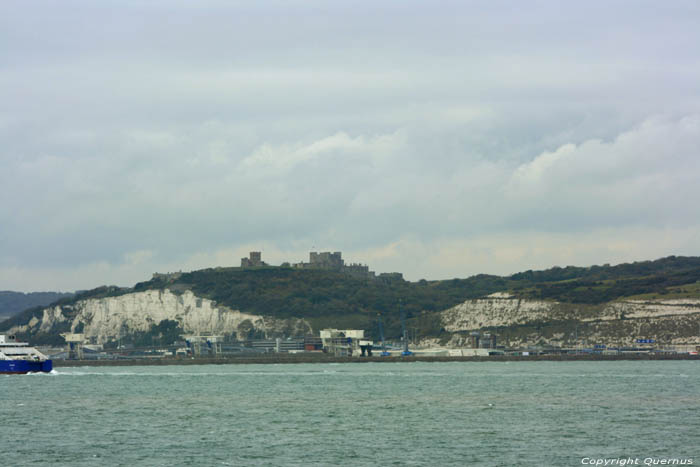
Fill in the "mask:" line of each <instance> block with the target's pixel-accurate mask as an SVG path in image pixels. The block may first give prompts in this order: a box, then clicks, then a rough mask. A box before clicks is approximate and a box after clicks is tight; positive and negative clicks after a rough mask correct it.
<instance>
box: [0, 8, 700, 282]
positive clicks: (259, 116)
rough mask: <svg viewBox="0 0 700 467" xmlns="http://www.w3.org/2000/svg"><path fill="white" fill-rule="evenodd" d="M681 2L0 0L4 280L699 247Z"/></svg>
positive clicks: (695, 135) (451, 270)
mask: <svg viewBox="0 0 700 467" xmlns="http://www.w3.org/2000/svg"><path fill="white" fill-rule="evenodd" d="M699 176H700V3H698V2H697V1H694V0H692V1H682V0H679V1H674V2H659V1H588V2H560V1H530V2H517V1H493V0H488V1H434V2H424V1H412V0H403V1H398V0H396V1H377V0H372V1H353V2H346V1H338V2H327V1H314V0H306V1H295V0H285V1H265V0H262V1H256V2H250V1H245V2H243V1H240V2H239V1H216V0H202V1H196V2H194V1H177V0H167V1H165V0H163V1H161V0H152V1H126V0H119V1H110V0H105V1H100V2H95V1H91V0H84V1H73V0H62V1H57V0H51V1H49V0H43V1H42V0H39V1H34V2H24V1H19V0H17V1H7V2H2V5H0V290H18V291H26V292H28V291H39V290H61V291H71V290H77V289H88V288H92V287H96V286H100V285H105V284H109V285H112V284H113V285H119V286H131V285H133V284H135V283H136V282H139V281H143V280H148V279H149V278H150V277H151V274H152V273H154V272H169V271H179V270H182V271H189V270H194V269H201V268H207V267H216V266H238V265H239V264H240V258H241V257H243V256H247V253H248V252H249V251H261V252H262V255H263V260H264V261H266V262H268V263H270V264H280V263H282V262H284V261H289V262H299V261H308V253H309V251H342V252H343V258H344V259H345V260H346V262H359V263H364V264H368V265H369V266H370V269H372V270H375V271H377V272H392V271H398V272H402V273H404V277H405V278H407V279H409V280H414V281H415V280H419V279H423V278H425V279H428V280H434V279H448V278H454V277H468V276H471V275H474V274H479V273H489V274H499V275H507V274H512V273H515V272H518V271H523V270H528V269H544V268H549V267H552V266H555V265H556V266H562V267H563V266H567V265H576V266H589V265H593V264H604V263H610V264H617V263H621V262H630V261H642V260H650V259H656V258H660V257H664V256H668V255H700V202H699V201H700V183H698V179H699V178H700V177H699Z"/></svg>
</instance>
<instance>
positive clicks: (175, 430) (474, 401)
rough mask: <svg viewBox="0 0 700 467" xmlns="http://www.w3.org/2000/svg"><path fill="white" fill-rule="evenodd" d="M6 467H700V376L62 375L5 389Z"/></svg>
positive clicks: (248, 370)
mask: <svg viewBox="0 0 700 467" xmlns="http://www.w3.org/2000/svg"><path fill="white" fill-rule="evenodd" d="M0 390H1V391H2V399H1V400H0V416H1V419H2V429H1V430H0V465H6V466H17V465H19V466H22V465H51V466H99V465H110V466H111V465H125V466H127V465H128V466H132V465H143V466H158V465H162V466H171V465H207V466H208V465H212V466H213V465H271V466H277V465H280V466H282V465H377V466H380V465H428V466H432V465H485V466H491V465H493V466H496V465H552V466H558V465H562V466H566V465H572V466H573V465H583V464H582V459H584V458H591V459H619V458H627V457H632V458H638V459H639V462H640V465H643V464H642V463H643V462H644V459H647V458H652V459H655V460H659V459H685V460H687V459H692V460H693V461H694V465H698V464H700V447H699V446H700V363H699V362H693V361H678V362H676V361H660V362H650V361H638V362H624V361H622V362H510V363H500V362H499V363H465V362H455V363H419V362H417V363H357V364H287V365H202V366H167V367H152V366H148V367H146V366H143V367H82V368H59V369H58V370H57V371H55V374H41V375H12V376H0Z"/></svg>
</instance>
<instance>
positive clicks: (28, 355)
mask: <svg viewBox="0 0 700 467" xmlns="http://www.w3.org/2000/svg"><path fill="white" fill-rule="evenodd" d="M52 368H53V363H52V362H51V360H50V359H49V358H48V357H47V356H46V355H44V354H43V353H41V352H39V351H38V350H37V349H35V348H34V347H30V346H29V344H28V343H26V342H17V338H16V337H15V336H12V335H9V336H8V335H4V334H0V374H25V373H30V372H44V373H48V372H50V371H51V370H52Z"/></svg>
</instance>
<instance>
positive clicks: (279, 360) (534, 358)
mask: <svg viewBox="0 0 700 467" xmlns="http://www.w3.org/2000/svg"><path fill="white" fill-rule="evenodd" d="M619 360H633V361H658V360H691V361H700V356H698V355H689V354H622V355H595V354H574V355H566V354H564V355H527V356H523V355H493V356H489V357H437V356H435V357H430V356H415V355H414V356H407V357H333V356H328V355H325V354H320V355H299V354H293V355H280V354H273V355H269V356H260V355H257V356H252V357H220V358H199V357H198V358H157V359H155V358H134V359H119V360H54V361H53V366H54V367H55V368H59V367H82V366H168V365H230V364H243V365H245V364H294V363H370V362H371V363H396V362H577V361H586V362H590V361H619Z"/></svg>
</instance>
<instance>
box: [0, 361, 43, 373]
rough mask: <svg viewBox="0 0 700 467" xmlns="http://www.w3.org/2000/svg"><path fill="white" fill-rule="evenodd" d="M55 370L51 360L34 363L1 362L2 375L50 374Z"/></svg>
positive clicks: (0, 371) (0, 370)
mask: <svg viewBox="0 0 700 467" xmlns="http://www.w3.org/2000/svg"><path fill="white" fill-rule="evenodd" d="M52 369H53V363H52V362H51V360H45V361H43V362H32V361H28V360H0V375H7V374H20V375H21V374H26V373H30V372H32V373H40V372H43V373H49V372H50V371H51V370H52Z"/></svg>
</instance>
